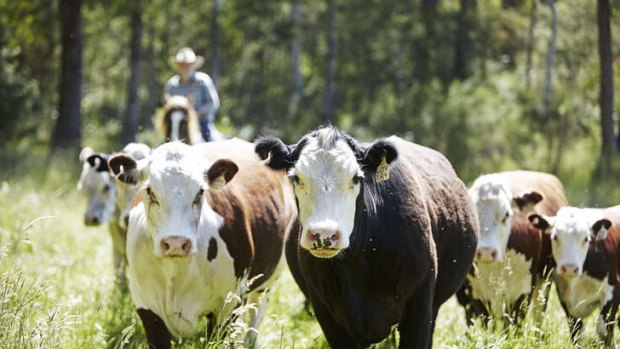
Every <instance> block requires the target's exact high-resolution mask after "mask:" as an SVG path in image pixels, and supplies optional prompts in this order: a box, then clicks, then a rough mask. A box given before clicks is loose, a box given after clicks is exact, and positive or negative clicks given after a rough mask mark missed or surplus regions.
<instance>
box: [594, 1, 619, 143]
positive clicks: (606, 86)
mask: <svg viewBox="0 0 620 349" xmlns="http://www.w3.org/2000/svg"><path fill="white" fill-rule="evenodd" d="M596 9H597V10H596V13H597V26H598V56H599V62H600V73H601V78H600V94H599V103H600V109H601V110H600V113H601V132H602V134H601V136H602V137H603V138H602V140H603V153H604V154H610V153H613V152H615V151H616V149H617V146H616V140H615V139H614V124H613V106H614V68H613V54H612V50H611V31H610V28H609V18H610V15H611V9H610V7H609V0H598V1H597V8H596ZM617 142H618V143H619V144H620V137H619V138H618V140H617Z"/></svg>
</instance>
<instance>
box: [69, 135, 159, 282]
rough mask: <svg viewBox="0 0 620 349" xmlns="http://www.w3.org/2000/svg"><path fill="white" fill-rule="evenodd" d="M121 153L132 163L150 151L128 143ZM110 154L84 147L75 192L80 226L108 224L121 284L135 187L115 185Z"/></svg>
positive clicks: (142, 145) (118, 279) (142, 146)
mask: <svg viewBox="0 0 620 349" xmlns="http://www.w3.org/2000/svg"><path fill="white" fill-rule="evenodd" d="M121 152H123V153H127V154H131V155H132V156H133V157H134V158H136V159H143V158H145V157H147V156H148V155H149V154H150V152H151V148H149V147H148V146H147V145H146V144H142V143H129V144H127V145H126V146H125V147H124V148H123V149H122V150H121ZM109 157H110V154H106V153H98V152H94V151H93V149H92V148H90V147H84V148H83V149H82V151H81V152H80V156H79V159H80V161H81V162H82V173H81V175H80V180H79V181H78V184H77V188H78V190H85V192H86V197H87V208H86V213H85V214H84V224H86V225H88V226H95V225H100V224H103V223H108V230H109V232H110V237H111V238H112V251H113V259H114V270H115V274H116V277H117V281H119V282H120V283H121V284H124V281H125V280H124V270H125V267H124V266H125V236H126V232H127V219H128V217H129V209H130V208H131V200H132V198H133V196H134V194H135V193H136V191H137V189H138V187H137V186H135V185H126V184H124V183H123V184H119V182H117V181H116V180H115V179H114V177H113V176H111V175H110V172H109V169H108V158H109Z"/></svg>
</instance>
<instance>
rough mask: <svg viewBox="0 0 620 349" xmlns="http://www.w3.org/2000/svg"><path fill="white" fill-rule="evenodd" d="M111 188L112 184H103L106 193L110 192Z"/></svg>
mask: <svg viewBox="0 0 620 349" xmlns="http://www.w3.org/2000/svg"><path fill="white" fill-rule="evenodd" d="M110 189H112V186H111V185H109V184H106V185H104V186H103V192H104V193H107V192H109V191H110Z"/></svg>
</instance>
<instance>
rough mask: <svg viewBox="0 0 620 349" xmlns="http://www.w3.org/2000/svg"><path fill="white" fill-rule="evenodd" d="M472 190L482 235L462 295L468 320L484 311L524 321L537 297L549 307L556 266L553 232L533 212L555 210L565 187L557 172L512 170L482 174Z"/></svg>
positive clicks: (485, 316) (561, 202)
mask: <svg viewBox="0 0 620 349" xmlns="http://www.w3.org/2000/svg"><path fill="white" fill-rule="evenodd" d="M469 195H470V197H471V198H472V200H473V202H474V204H475V206H476V211H477V213H478V219H479V224H480V239H479V240H478V248H477V249H476V257H475V258H474V265H473V267H472V270H471V272H470V273H469V274H468V275H467V279H466V280H465V282H464V283H463V286H462V287H461V289H459V291H458V292H457V299H458V301H459V303H460V304H461V305H462V306H463V307H464V308H465V315H466V319H467V323H468V324H471V323H472V320H473V319H474V318H478V317H482V318H483V321H485V322H486V321H488V320H489V319H490V318H494V319H501V320H502V321H504V322H506V321H507V322H509V323H516V324H520V323H521V322H522V320H523V318H524V316H525V313H526V312H527V307H528V305H529V304H530V303H532V301H533V300H536V299H540V302H541V304H540V305H541V308H542V309H543V310H544V309H545V308H546V301H547V299H548V297H547V295H548V293H549V287H545V285H544V282H545V280H547V277H548V275H549V273H550V272H551V270H552V268H553V258H552V257H551V242H550V240H549V236H548V235H546V234H544V233H543V232H542V231H541V230H540V229H536V228H535V227H533V226H532V225H531V224H530V222H529V221H528V218H527V217H528V214H529V213H532V212H538V213H540V214H545V215H555V213H556V212H557V210H558V209H559V208H560V207H562V206H567V205H568V201H567V199H566V196H565V194H564V187H563V186H562V183H561V182H560V180H559V179H558V178H557V177H556V176H554V175H551V174H547V173H541V172H533V171H508V172H499V173H492V174H487V175H483V176H480V177H478V178H477V179H476V180H475V181H474V184H473V185H472V187H471V188H470V189H469ZM541 292H542V294H541ZM539 295H540V296H542V297H540V298H539V297H538V296H539ZM538 320H540V318H538Z"/></svg>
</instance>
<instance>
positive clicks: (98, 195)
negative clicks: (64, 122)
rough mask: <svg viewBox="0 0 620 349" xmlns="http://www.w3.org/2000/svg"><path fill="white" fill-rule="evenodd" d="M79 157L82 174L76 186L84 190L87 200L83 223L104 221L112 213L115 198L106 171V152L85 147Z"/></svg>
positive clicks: (90, 223)
mask: <svg viewBox="0 0 620 349" xmlns="http://www.w3.org/2000/svg"><path fill="white" fill-rule="evenodd" d="M79 159H80V161H81V162H82V174H81V175H80V180H79V181H78V183H77V188H78V190H84V191H85V192H86V198H87V202H88V203H87V206H86V212H85V213H84V223H85V224H86V225H99V224H101V223H105V222H107V221H109V220H110V219H111V218H112V216H113V215H114V210H115V199H116V188H115V186H114V179H113V178H112V177H111V176H110V172H109V171H108V163H107V161H108V154H103V153H95V152H94V151H93V150H92V149H91V148H90V147H85V148H84V149H82V151H81V152H80V156H79Z"/></svg>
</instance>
